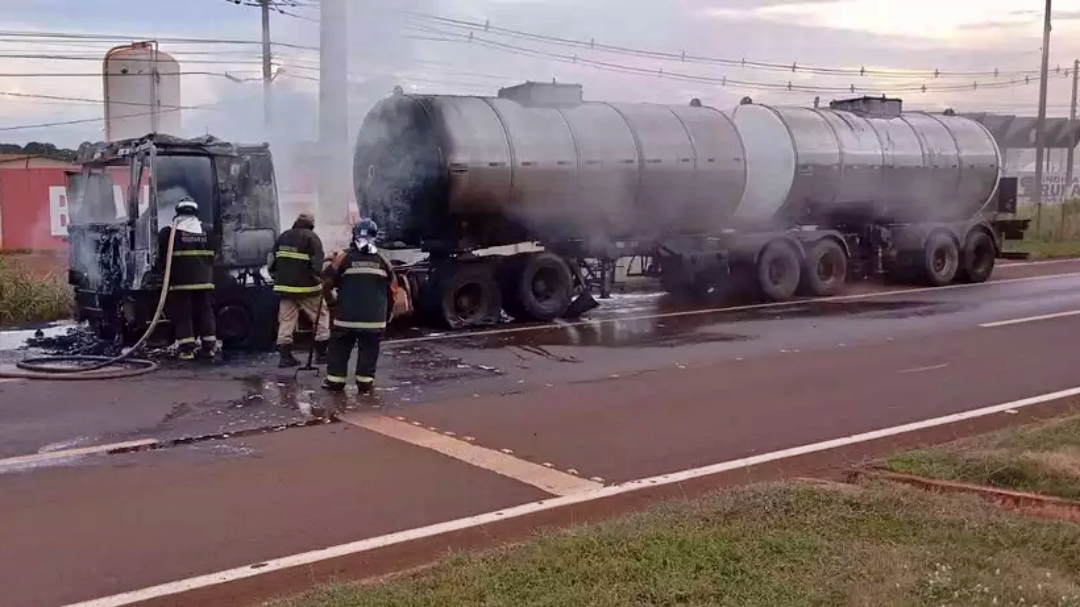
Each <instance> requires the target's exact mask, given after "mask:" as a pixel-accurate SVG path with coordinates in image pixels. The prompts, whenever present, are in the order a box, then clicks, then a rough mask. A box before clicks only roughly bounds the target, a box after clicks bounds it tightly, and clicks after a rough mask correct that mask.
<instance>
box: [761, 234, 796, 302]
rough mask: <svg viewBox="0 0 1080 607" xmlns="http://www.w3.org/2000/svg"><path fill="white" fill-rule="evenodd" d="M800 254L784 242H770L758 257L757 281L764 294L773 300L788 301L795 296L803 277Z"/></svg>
mask: <svg viewBox="0 0 1080 607" xmlns="http://www.w3.org/2000/svg"><path fill="white" fill-rule="evenodd" d="M801 266H802V264H801V263H800V262H799V254H798V253H797V252H796V251H795V249H794V248H793V247H792V246H791V245H789V244H787V243H783V242H776V243H773V244H770V245H769V246H767V247H766V248H765V251H764V252H762V254H761V257H760V258H759V259H758V266H757V282H758V288H759V289H761V293H762V295H764V296H765V297H766V298H767V299H770V300H772V301H787V300H789V299H791V298H792V297H794V296H795V291H796V289H798V288H799V279H800V278H801Z"/></svg>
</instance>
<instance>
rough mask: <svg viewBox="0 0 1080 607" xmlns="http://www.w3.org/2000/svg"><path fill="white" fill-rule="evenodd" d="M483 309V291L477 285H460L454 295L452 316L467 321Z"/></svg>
mask: <svg viewBox="0 0 1080 607" xmlns="http://www.w3.org/2000/svg"><path fill="white" fill-rule="evenodd" d="M483 307H484V289H483V287H481V286H480V285H479V284H478V283H475V282H470V283H467V284H464V285H462V286H461V287H459V288H458V290H457V291H456V292H455V293H454V316H456V317H457V318H459V319H469V318H472V317H474V316H476V315H477V314H479V313H480V312H481V311H482V310H483Z"/></svg>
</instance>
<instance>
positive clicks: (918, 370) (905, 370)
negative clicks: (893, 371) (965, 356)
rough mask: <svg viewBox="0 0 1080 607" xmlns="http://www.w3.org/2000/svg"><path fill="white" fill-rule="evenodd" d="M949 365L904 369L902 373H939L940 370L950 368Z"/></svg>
mask: <svg viewBox="0 0 1080 607" xmlns="http://www.w3.org/2000/svg"><path fill="white" fill-rule="evenodd" d="M948 366H949V363H942V364H940V365H931V366H929V367H916V368H914V369H904V370H903V371H901V373H923V372H926V371H937V370H938V369H944V368H945V367H948Z"/></svg>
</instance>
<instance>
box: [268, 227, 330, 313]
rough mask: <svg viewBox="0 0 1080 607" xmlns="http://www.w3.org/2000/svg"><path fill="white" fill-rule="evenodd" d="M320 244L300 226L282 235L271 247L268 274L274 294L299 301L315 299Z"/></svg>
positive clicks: (319, 266) (320, 261)
mask: <svg viewBox="0 0 1080 607" xmlns="http://www.w3.org/2000/svg"><path fill="white" fill-rule="evenodd" d="M322 261H323V247H322V241H321V240H319V237H318V235H316V234H315V232H314V230H312V229H311V228H310V227H307V226H305V225H302V224H300V223H299V222H298V223H297V224H296V225H293V227H292V229H289V230H286V231H284V232H282V234H281V236H279V237H278V239H277V243H275V244H274V259H273V261H272V262H271V263H270V273H271V275H272V276H273V277H274V291H277V292H278V293H279V294H280V295H281V296H282V297H288V298H293V299H300V298H306V297H311V296H313V295H318V294H319V292H320V291H321V290H322V284H321V281H320V280H319V270H321V268H322Z"/></svg>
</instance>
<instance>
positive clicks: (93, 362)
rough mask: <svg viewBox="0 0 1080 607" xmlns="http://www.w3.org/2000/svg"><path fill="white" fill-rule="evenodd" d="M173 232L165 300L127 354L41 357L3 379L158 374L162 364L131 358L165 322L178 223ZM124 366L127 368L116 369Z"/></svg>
mask: <svg viewBox="0 0 1080 607" xmlns="http://www.w3.org/2000/svg"><path fill="white" fill-rule="evenodd" d="M171 228H172V229H171V230H169V246H168V250H167V251H166V253H165V274H164V276H163V277H162V280H161V296H160V297H159V298H158V305H157V310H155V311H154V317H153V318H152V319H151V320H150V325H149V326H147V327H146V331H145V332H144V333H143V335H142V337H140V338H139V341H137V342H135V345H133V346H132V347H131V348H128V349H127V350H124V351H123V352H121V353H120V354H119V355H118V356H113V357H109V356H85V355H74V354H73V355H67V356H39V357H34V358H27V359H25V360H21V361H19V362H17V363H15V366H16V367H18V369H19V370H17V371H4V370H0V378H6V379H50V380H65V381H87V380H93V379H121V378H126V377H136V376H139V375H145V374H147V373H151V372H153V371H157V370H158V366H159V365H158V363H156V362H154V361H152V360H149V359H143V358H130V356H131V355H132V354H134V353H135V352H137V351H138V350H139V348H141V347H142V346H143V344H145V343H146V340H147V339H149V338H150V335H152V334H153V332H154V329H155V328H156V327H157V324H158V322H160V321H161V315H162V312H164V310H165V299H166V297H167V296H168V293H169V280H170V278H171V277H172V262H173V246H174V245H175V244H176V221H175V220H174V221H173V224H172V226H171ZM56 363H90V364H82V365H78V366H56ZM121 363H123V365H124V366H123V367H122V368H119V369H112V368H110V367H116V366H117V365H119V364H121Z"/></svg>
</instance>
